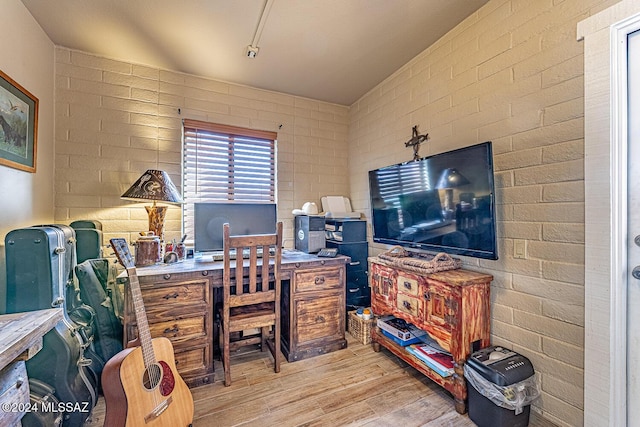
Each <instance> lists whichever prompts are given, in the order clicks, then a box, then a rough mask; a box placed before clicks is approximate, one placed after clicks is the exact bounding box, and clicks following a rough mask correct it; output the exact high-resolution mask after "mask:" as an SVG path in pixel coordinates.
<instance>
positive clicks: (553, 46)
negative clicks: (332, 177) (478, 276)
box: [349, 0, 617, 426]
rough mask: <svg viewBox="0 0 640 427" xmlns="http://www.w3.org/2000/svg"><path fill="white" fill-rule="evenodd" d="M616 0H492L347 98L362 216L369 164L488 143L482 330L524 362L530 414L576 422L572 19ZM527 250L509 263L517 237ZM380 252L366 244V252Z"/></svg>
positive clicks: (576, 60)
mask: <svg viewBox="0 0 640 427" xmlns="http://www.w3.org/2000/svg"><path fill="white" fill-rule="evenodd" d="M616 2H617V1H616V0H611V1H600V0H563V1H561V0H534V1H531V0H522V1H521V0H491V1H489V3H487V4H486V5H485V6H484V7H483V8H481V9H480V10H479V11H478V12H476V13H474V14H473V15H472V16H470V17H469V18H468V19H466V20H465V21H464V22H462V23H461V24H460V25H459V26H457V27H456V28H455V29H454V30H452V31H451V32H450V33H448V34H447V35H446V36H444V37H443V38H442V39H440V40H439V41H438V42H436V43H435V44H434V45H432V46H431V47H430V48H428V49H427V50H426V51H424V52H423V53H421V54H420V55H418V56H417V57H416V58H414V59H413V60H412V61H410V62H409V63H408V64H406V65H405V66H404V67H402V68H401V69H400V70H398V71H397V72H396V73H394V74H393V75H392V76H390V77H389V78H388V79H386V80H385V81H384V82H382V83H381V84H380V85H378V86H377V87H376V88H375V89H373V90H372V91H370V92H369V93H368V94H367V95H365V96H364V97H363V98H362V99H360V100H359V101H358V102H356V103H355V104H354V105H353V106H351V121H350V129H349V173H350V180H351V181H350V182H351V197H352V203H353V206H354V209H356V210H359V211H361V212H363V213H365V214H366V215H367V216H369V208H370V207H369V199H368V198H369V189H368V182H367V171H369V170H371V169H375V168H378V167H381V166H386V165H389V164H393V163H398V162H402V161H408V160H411V158H412V154H413V153H412V151H411V149H410V148H405V146H404V142H405V141H407V140H408V139H409V138H410V137H411V129H412V127H413V126H414V125H418V129H419V131H420V133H421V134H422V133H429V141H428V142H427V143H424V144H423V145H422V147H421V148H420V154H421V155H422V156H426V155H429V154H434V153H439V152H442V151H447V150H450V149H455V148H459V147H462V146H467V145H472V144H475V143H479V142H483V141H487V140H491V141H493V150H494V161H495V170H496V187H497V188H496V203H497V216H498V220H499V222H498V244H499V256H500V259H499V260H498V261H486V260H482V261H480V260H475V259H470V258H465V259H464V262H465V264H466V266H467V267H468V268H471V269H477V270H482V271H487V272H489V273H491V274H493V275H494V277H495V279H494V282H493V284H492V289H491V291H492V306H491V308H492V321H491V328H492V339H493V342H494V343H495V344H502V345H505V346H509V347H511V348H513V349H515V350H516V351H518V352H521V353H523V354H525V355H526V356H527V357H529V358H530V359H531V360H532V362H533V364H534V366H535V369H536V371H537V373H538V380H539V383H540V387H541V390H542V398H541V399H540V400H539V401H538V402H536V403H535V405H534V408H533V409H534V411H536V412H537V413H539V414H542V415H543V416H544V417H545V418H547V419H549V420H551V421H553V422H555V423H557V424H558V425H562V426H578V425H582V424H583V385H584V381H583V375H584V369H583V368H584V366H583V356H584V184H583V183H584V177H583V157H584V155H583V153H584V151H583V144H584V140H583V136H584V130H583V127H584V122H583V110H584V108H583V99H584V95H583V94H584V89H583V85H584V81H583V46H582V44H581V43H580V42H577V41H576V25H577V23H578V22H579V21H581V20H582V19H584V18H586V17H588V16H590V15H592V14H594V13H596V12H598V11H600V10H602V9H604V8H606V7H608V6H610V5H612V4H614V3H616ZM515 245H517V246H518V247H519V248H524V256H523V257H519V258H516V256H515V253H514V246H515ZM384 248H385V247H384V246H381V245H376V244H374V245H372V249H373V252H374V253H376V252H379V251H381V250H383V249H384Z"/></svg>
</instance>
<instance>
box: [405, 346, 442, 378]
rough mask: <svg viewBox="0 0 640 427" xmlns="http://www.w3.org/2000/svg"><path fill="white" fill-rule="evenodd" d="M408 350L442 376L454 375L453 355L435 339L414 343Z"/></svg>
mask: <svg viewBox="0 0 640 427" xmlns="http://www.w3.org/2000/svg"><path fill="white" fill-rule="evenodd" d="M406 350H407V351H408V352H409V353H411V354H412V355H414V356H415V357H417V358H418V359H420V361H422V362H423V363H424V364H425V365H427V366H428V367H429V368H431V369H432V370H434V371H435V372H437V373H438V374H439V375H440V376H442V377H448V376H450V375H453V357H452V356H451V353H449V352H447V351H445V350H444V349H443V348H442V347H440V346H439V345H438V344H437V343H436V342H435V341H433V342H423V343H421V344H413V345H410V346H408V347H406Z"/></svg>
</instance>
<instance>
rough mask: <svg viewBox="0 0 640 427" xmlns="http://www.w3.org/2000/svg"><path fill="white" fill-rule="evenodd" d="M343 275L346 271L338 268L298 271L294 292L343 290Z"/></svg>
mask: <svg viewBox="0 0 640 427" xmlns="http://www.w3.org/2000/svg"><path fill="white" fill-rule="evenodd" d="M343 274H344V269H342V268H337V267H336V268H326V269H315V270H303V271H296V272H295V278H294V286H295V291H294V292H296V293H297V292H308V291H317V290H323V289H337V288H342V287H343V283H344V276H343Z"/></svg>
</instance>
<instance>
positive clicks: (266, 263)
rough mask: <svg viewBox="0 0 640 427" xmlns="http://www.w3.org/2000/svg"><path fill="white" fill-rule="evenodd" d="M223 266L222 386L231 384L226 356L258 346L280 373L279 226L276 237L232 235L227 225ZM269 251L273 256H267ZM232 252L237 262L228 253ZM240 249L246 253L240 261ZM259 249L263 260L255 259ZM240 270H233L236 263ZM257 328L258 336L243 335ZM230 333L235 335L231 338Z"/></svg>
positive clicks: (270, 235) (221, 319) (280, 238)
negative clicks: (270, 249)
mask: <svg viewBox="0 0 640 427" xmlns="http://www.w3.org/2000/svg"><path fill="white" fill-rule="evenodd" d="M223 238H224V267H223V295H224V298H223V302H222V307H221V309H220V313H219V315H220V316H219V318H220V334H219V336H220V349H221V351H222V363H223V365H224V385H225V386H230V385H231V369H230V366H229V355H230V351H231V350H236V349H237V348H239V347H241V346H244V345H250V344H261V346H262V351H265V349H266V348H267V347H268V348H269V350H270V351H271V353H272V354H273V359H274V371H275V372H280V362H281V360H282V351H281V349H280V280H281V279H280V263H281V258H282V223H281V222H278V224H277V225H276V233H275V234H259V235H257V234H256V235H244V236H231V235H230V232H229V224H224V225H223ZM269 248H272V251H273V249H275V253H274V252H272V253H271V254H270V253H269ZM232 250H235V251H236V253H237V255H236V260H235V261H234V260H232V259H231V258H232V256H231V254H230V252H231V251H232ZM243 250H245V251H247V250H248V252H249V257H248V258H247V259H244V260H243V259H242V252H243ZM258 250H262V254H263V255H262V258H259V257H258ZM243 262H244V267H243V268H242V269H239V268H234V267H235V265H236V264H238V265H241V264H243ZM250 329H259V331H260V333H259V334H257V335H250V336H243V331H247V330H250ZM232 334H233V335H234V336H235V337H234V339H232V338H231V336H232Z"/></svg>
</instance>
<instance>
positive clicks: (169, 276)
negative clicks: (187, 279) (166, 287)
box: [162, 273, 171, 280]
mask: <svg viewBox="0 0 640 427" xmlns="http://www.w3.org/2000/svg"><path fill="white" fill-rule="evenodd" d="M162 277H163V278H164V280H169V279H171V274H169V273H167V274H165V275H164V276H162Z"/></svg>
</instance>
